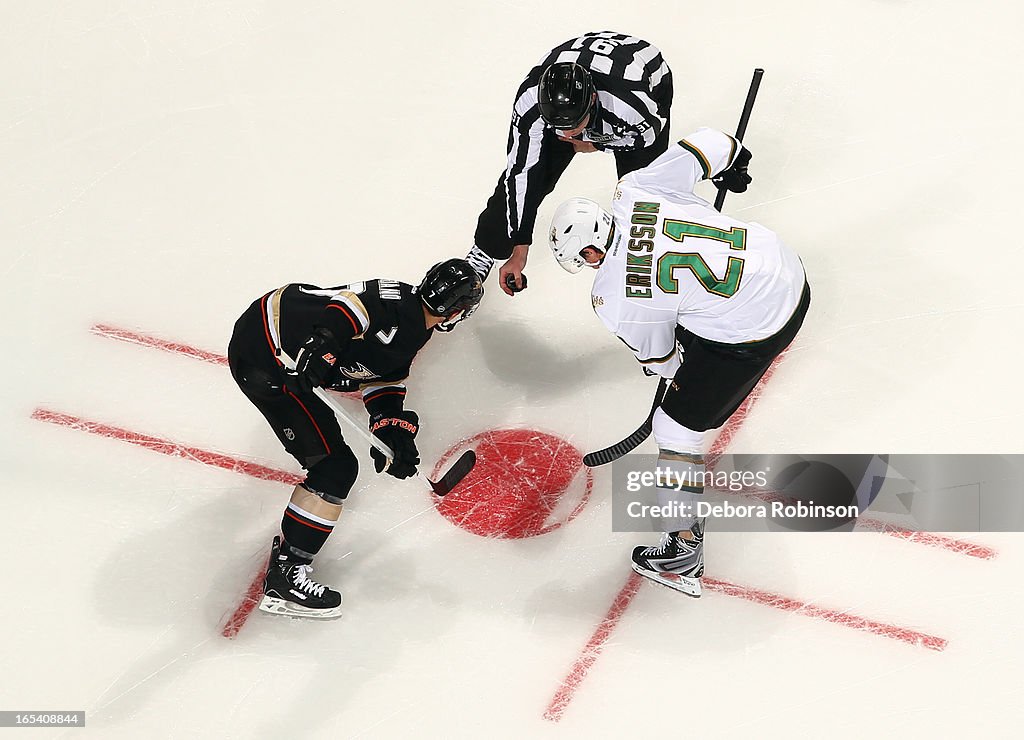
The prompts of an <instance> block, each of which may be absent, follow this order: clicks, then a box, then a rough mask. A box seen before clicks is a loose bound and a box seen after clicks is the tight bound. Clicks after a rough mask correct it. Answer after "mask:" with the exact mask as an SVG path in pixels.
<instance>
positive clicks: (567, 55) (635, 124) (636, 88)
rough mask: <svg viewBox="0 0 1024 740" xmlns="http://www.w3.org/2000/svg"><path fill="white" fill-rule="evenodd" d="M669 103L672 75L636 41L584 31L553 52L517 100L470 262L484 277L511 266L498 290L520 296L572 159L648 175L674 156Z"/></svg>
mask: <svg viewBox="0 0 1024 740" xmlns="http://www.w3.org/2000/svg"><path fill="white" fill-rule="evenodd" d="M671 105H672V71H671V70H670V69H669V68H668V65H667V64H666V63H665V60H664V59H662V56H661V52H660V51H658V49H657V48H655V47H654V46H652V45H651V44H649V43H647V42H646V41H644V40H642V39H639V38H637V37H636V36H630V35H628V34H624V33H613V32H611V31H600V32H592V33H586V34H583V35H582V36H580V37H579V38H575V39H570V40H569V41H566V42H565V43H564V44H561V45H559V46H557V47H556V48H555V49H553V50H552V51H551V52H550V53H549V54H547V55H546V56H545V57H544V59H543V60H541V62H540V64H538V65H537V66H536V67H534V68H533V69H531V70H530V73H529V74H528V75H527V76H526V79H525V80H524V81H523V84H522V85H520V86H519V91H518V92H517V93H516V100H515V105H514V106H513V110H512V124H511V126H510V128H509V135H508V163H507V164H506V166H505V170H504V171H503V172H502V173H501V176H500V177H499V178H498V185H497V187H496V188H495V189H494V193H493V194H492V195H491V197H490V198H489V199H488V200H487V205H486V207H485V208H484V210H483V213H481V214H480V217H479V219H478V220H477V226H476V234H475V237H474V246H473V248H472V249H471V250H470V252H469V254H468V255H467V256H466V259H467V260H469V262H470V264H472V265H473V267H474V268H475V269H476V270H477V272H479V273H480V277H481V279H485V278H486V277H487V275H488V274H489V273H490V270H491V267H492V266H493V264H494V261H495V260H506V262H505V264H504V265H502V267H501V269H500V270H499V271H498V281H499V285H500V287H501V289H502V290H504V291H505V292H506V293H507V294H508V295H513V294H514V293H516V292H518V291H520V290H522V289H524V288H525V287H526V278H525V276H523V269H524V268H525V267H526V257H527V253H528V252H529V249H530V243H531V242H532V241H533V226H534V221H535V220H536V218H537V209H538V208H539V207H540V204H541V201H542V200H544V197H545V196H546V195H547V194H548V193H550V192H551V191H552V190H554V188H555V184H556V183H557V182H558V178H559V177H561V176H562V173H563V172H564V171H565V168H566V167H567V166H568V165H569V162H570V161H571V160H572V158H573V156H574V155H575V154H576V153H577V152H582V153H588V152H596V151H610V152H612V153H613V154H614V155H615V165H616V168H617V169H618V175H619V177H620V178H621V177H623V176H624V175H626V174H627V173H629V172H632V171H633V170H637V169H640V168H641V167H645V166H646V165H648V164H649V163H650V162H651V161H652V160H654V159H655V158H656V157H657V156H658V155H659V154H661V153H662V152H664V151H665V150H666V149H667V148H668V127H669V108H670V107H671ZM509 276H511V277H509Z"/></svg>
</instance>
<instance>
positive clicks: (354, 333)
mask: <svg viewBox="0 0 1024 740" xmlns="http://www.w3.org/2000/svg"><path fill="white" fill-rule="evenodd" d="M265 305H266V309H265V310H266V329H267V332H268V338H269V339H270V341H271V343H272V344H273V345H274V346H275V347H283V349H284V350H285V352H287V353H288V354H289V355H290V356H291V357H293V358H294V357H295V354H296V353H297V352H298V350H299V347H301V346H302V343H303V342H304V341H305V340H306V339H307V338H308V337H309V335H310V334H311V333H312V331H313V329H315V328H317V327H323V328H326V329H328V330H330V332H331V333H332V334H333V335H334V336H335V338H336V339H337V340H338V341H339V344H340V346H341V348H342V349H341V353H340V355H339V357H338V363H337V365H336V368H337V370H336V373H337V374H336V376H335V377H334V378H331V379H329V380H328V383H327V384H328V385H333V386H336V387H342V388H352V389H355V388H359V389H361V391H362V395H363V401H364V402H365V403H366V404H367V406H369V405H370V404H371V402H373V401H375V400H378V399H380V400H384V398H385V397H386V396H398V398H395V399H392V400H401V399H402V398H404V396H405V385H404V382H403V381H404V380H405V379H406V378H407V377H408V375H409V367H410V365H411V363H412V359H413V357H415V356H416V353H417V352H419V350H420V349H421V348H422V347H423V346H424V345H425V344H426V343H427V340H428V339H430V335H431V330H430V329H428V328H427V326H426V319H425V316H424V313H423V304H422V302H421V301H420V297H419V294H418V292H417V289H416V287H414V286H412V285H408V284H407V283H402V282H399V281H397V280H385V279H379V280H368V281H366V282H362V283H353V284H351V285H340V286H336V287H333V288H321V287H318V286H316V285H307V284H303V283H292V284H290V285H286V286H284V287H283V288H280V289H278V290H277V291H274V292H273V293H270V294H269V295H268V296H267V297H266V302H265Z"/></svg>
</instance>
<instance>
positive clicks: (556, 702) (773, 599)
mask: <svg viewBox="0 0 1024 740" xmlns="http://www.w3.org/2000/svg"><path fill="white" fill-rule="evenodd" d="M784 356H785V352H783V353H782V354H780V355H779V356H778V357H777V358H776V359H775V362H773V363H772V365H771V366H770V367H769V368H768V371H767V372H766V373H765V374H764V376H763V377H762V378H761V380H760V382H758V384H757V386H756V387H755V388H754V390H753V391H752V392H751V393H750V395H749V396H748V397H747V399H746V400H745V401H744V402H743V404H742V405H741V406H740V407H739V408H738V409H737V410H736V412H735V413H734V414H733V415H732V416H731V417H730V418H729V421H728V422H726V424H725V426H724V427H723V428H722V431H721V432H720V433H719V435H718V437H717V438H716V439H715V441H714V443H713V444H712V446H711V450H710V451H709V453H708V455H707V458H708V466H709V467H713V466H714V464H715V462H717V460H718V458H720V457H721V456H722V454H723V453H724V451H725V449H726V448H727V447H728V446H729V443H730V442H731V441H732V439H733V437H735V436H736V433H737V432H738V431H739V429H740V427H741V426H742V425H743V423H744V422H745V421H746V419H747V415H748V414H749V413H750V408H751V406H753V404H754V402H755V401H757V399H758V398H759V397H760V395H761V393H762V391H763V390H764V386H765V384H766V383H767V382H768V381H769V380H770V379H771V377H772V374H773V373H774V372H775V369H776V368H777V367H778V365H779V363H780V362H781V361H782V358H783V357H784ZM642 580H643V579H642V577H641V576H639V575H637V574H636V573H631V574H630V576H629V578H628V579H627V580H626V584H625V585H624V586H623V587H622V590H621V591H619V593H618V595H617V596H616V597H615V601H613V602H612V606H611V608H610V609H609V610H608V613H607V614H606V615H605V618H604V619H603V620H602V621H601V623H600V624H599V625H598V626H597V629H596V630H595V631H594V634H593V635H591V637H590V640H589V641H588V642H587V644H586V645H585V646H584V648H583V651H582V652H581V653H580V656H579V658H577V659H576V662H575V663H573V666H572V668H570V669H569V673H568V675H567V676H566V677H565V679H563V681H562V684H561V686H559V688H558V690H557V691H556V692H555V696H554V698H552V700H551V703H550V704H548V707H547V709H546V710H545V712H544V719H547V720H550V721H552V722H558V721H559V720H560V719H561V718H562V714H563V713H564V712H565V709H566V707H567V706H568V705H569V702H570V701H572V697H573V695H574V694H575V693H576V690H577V689H578V688H579V686H580V684H581V683H582V682H583V679H584V678H586V675H587V673H588V672H589V671H590V668H591V667H592V666H593V665H594V662H595V661H596V660H597V657H598V655H600V654H601V650H602V649H603V647H604V644H605V642H607V641H608V638H609V637H610V636H611V634H612V632H613V631H614V629H615V627H616V626H617V625H618V623H619V621H620V620H621V618H622V615H623V614H624V613H625V611H626V609H627V608H628V607H629V604H630V602H632V600H633V597H634V596H636V594H637V591H638V590H639V588H640V583H641V581H642ZM702 583H705V584H707V585H708V588H709V589H710V590H712V591H719V592H720V593H723V594H726V595H727V596H737V597H740V598H745V599H747V600H749V601H753V602H755V603H758V604H763V605H764V606H773V607H775V608H778V609H783V610H785V611H792V612H797V611H799V612H800V613H801V614H806V615H808V616H813V617H816V618H818V619H823V620H826V621H830V622H833V623H836V624H842V625H844V626H846V627H851V628H854V629H860V630H865V631H868V632H872V633H873V634H877V635H882V636H884V637H889V638H892V639H898V640H903V641H904V642H910V643H912V644H915V645H923V646H925V647H927V648H929V649H932V650H942V649H943V648H945V647H946V641H945V640H944V639H942V638H940V637H933V636H931V635H926V634H924V633H921V632H914V631H913V630H909V629H906V628H903V627H898V626H896V625H889V624H885V623H884V622H876V621H874V620H870V619H865V618H863V617H856V616H853V615H850V614H845V613H844V612H839V611H835V610H831V609H825V608H823V607H818V606H814V605H813V604H808V603H805V602H800V601H796V600H795V599H790V598H788V597H785V596H779V595H777V594H771V593H768V592H767V591H759V590H757V589H753V588H747V587H745V586H737V585H735V584H730V583H726V582H725V581H717V580H715V579H712V578H707V577H705V578H704V579H703V580H702Z"/></svg>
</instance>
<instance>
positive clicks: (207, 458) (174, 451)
mask: <svg viewBox="0 0 1024 740" xmlns="http://www.w3.org/2000/svg"><path fill="white" fill-rule="evenodd" d="M32 418H33V419H36V420H37V421H45V422H47V423H49V424H57V425H59V426H64V427H68V428H70V429H75V430H77V431H80V432H89V434H96V435H98V436H100V437H109V438H111V439H117V440H120V441H122V442H127V443H128V444H133V445H138V446H139V447H145V448H146V449H147V450H153V451H154V452H159V453H161V454H163V455H170V456H171V457H181V458H185V459H186V460H195V461H196V462H201V463H203V464H204V465H212V466H213V467H215V468H223V469H224V470H231V471H233V472H235V473H242V474H243V475H248V476H251V477H253V478H259V479H260V480H269V481H274V482H275V483H288V484H291V485H293V486H294V485H297V484H298V483H299V481H301V480H302V477H301V476H298V475H295V474H294V473H289V472H287V471H284V470H276V469H274V468H268V467H266V466H265V465H260V464H259V463H254V462H250V461H248V460H239V459H238V458H235V457H230V456H228V455H222V454H220V453H219V452H210V451H209V450H201V449H199V448H198V447H189V446H187V445H181V444H178V443H177V442H170V441H168V440H166V439H160V438H159V437H151V436H149V435H148V434H140V433H139V432H132V431H130V430H128V429H121V428H120V427H115V426H111V425H109V424H102V423H100V422H98V421H89V420H88V419H83V418H82V417H80V416H72V415H71V414H61V413H58V412H56V411H47V410H46V409H36V410H35V411H33V412H32Z"/></svg>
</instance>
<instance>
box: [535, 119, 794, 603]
mask: <svg viewBox="0 0 1024 740" xmlns="http://www.w3.org/2000/svg"><path fill="white" fill-rule="evenodd" d="M749 160H750V152H749V151H748V150H747V149H745V148H744V147H743V146H742V144H741V143H740V142H739V141H737V140H736V139H734V138H733V137H731V136H728V135H727V134H724V133H722V132H720V131H715V130H712V129H707V128H704V129H700V130H699V131H697V132H695V133H693V134H691V135H689V136H687V137H686V138H684V139H682V140H681V141H679V142H678V143H677V144H675V145H672V146H670V147H669V149H668V151H666V152H665V153H664V154H662V155H661V156H659V157H658V158H657V159H655V160H654V161H653V162H651V164H649V165H648V166H647V167H644V168H642V169H639V170H636V171H635V172H632V173H630V174H628V175H626V176H625V177H623V178H622V179H621V180H620V181H619V184H618V187H617V188H616V190H615V196H614V200H613V204H612V213H610V214H609V213H608V212H607V211H605V210H604V209H603V208H601V207H600V206H599V205H598V204H597V203H595V202H593V201H590V200H586V199H584V198H573V199H571V200H568V201H566V202H564V203H562V204H561V205H560V206H559V207H558V209H557V210H556V212H555V215H554V218H553V219H552V222H551V229H550V232H549V242H550V246H551V249H552V252H553V253H554V255H555V259H556V260H558V262H559V264H560V265H561V266H562V267H564V268H565V269H566V270H568V271H569V272H579V271H580V270H581V269H582V268H583V267H584V266H589V267H593V268H596V269H597V275H596V276H595V278H594V287H593V290H592V301H593V306H594V311H595V312H596V313H597V315H598V317H599V318H600V319H601V322H602V323H603V324H604V325H605V326H606V327H607V328H608V330H609V331H611V332H613V333H614V334H615V335H616V336H617V337H618V338H619V339H621V340H622V342H623V343H625V344H626V345H627V346H628V347H629V348H630V349H632V350H633V353H634V354H635V355H636V357H637V360H639V361H640V363H641V364H642V365H643V367H644V370H645V372H647V373H648V374H652V375H653V374H657V375H661V376H662V377H663V378H666V379H670V380H671V383H670V384H669V387H668V390H667V392H666V393H665V396H664V398H663V399H662V401H661V405H660V407H659V408H658V409H657V411H656V412H655V414H654V417H653V422H652V426H653V433H654V437H655V439H656V441H657V443H658V447H659V459H658V465H659V467H661V468H671V469H672V470H673V471H674V472H675V473H676V475H682V476H686V479H687V480H690V481H694V482H695V485H694V486H693V487H692V488H691V489H688V491H689V493H691V494H695V495H699V494H701V493H702V492H703V485H702V484H701V482H702V481H703V480H705V479H706V478H705V468H704V457H703V453H704V446H705V438H706V436H707V432H708V430H710V429H715V428H717V427H719V426H721V425H722V424H724V423H725V421H726V420H727V419H728V418H729V417H730V416H731V415H732V414H733V412H735V411H736V409H737V408H739V406H740V404H741V403H743V400H744V399H745V398H746V397H747V396H748V395H749V394H750V392H751V390H753V388H754V386H755V385H757V382H758V380H760V379H761V376H762V375H764V373H765V371H767V369H768V367H769V366H770V365H771V363H772V361H773V360H774V359H775V358H776V357H777V356H778V355H779V354H780V353H781V352H782V351H783V350H784V349H785V348H786V347H787V346H788V345H789V344H790V342H792V341H793V338H794V337H795V336H796V333H797V331H798V330H799V329H800V326H801V325H802V323H803V320H804V316H805V315H806V313H807V309H808V306H809V305H810V288H809V286H808V285H807V279H806V276H805V274H804V269H803V265H802V264H801V262H800V259H799V258H798V257H797V255H796V254H795V253H794V252H793V251H792V250H791V249H789V248H788V247H787V246H786V245H785V244H783V243H782V241H781V240H780V239H779V238H778V236H777V235H776V234H775V233H774V232H772V231H770V230H769V229H767V228H765V227H764V226H761V225H760V224H756V223H744V222H742V221H738V220H736V219H734V218H731V217H729V216H726V215H724V214H722V213H719V212H718V211H716V210H715V209H714V208H713V207H712V206H711V204H710V203H708V202H707V201H705V200H704V199H703V198H701V197H699V196H698V195H696V194H695V193H694V192H693V189H694V186H695V185H696V183H698V182H700V181H701V180H705V179H710V180H713V181H714V182H715V184H716V185H717V186H718V187H720V188H721V187H724V188H727V189H729V190H733V191H736V192H742V191H744V190H746V186H747V184H748V183H749V182H750V176H749V175H748V174H747V164H748V162H749ZM676 480H679V478H676ZM662 493H663V492H662V491H659V495H661V494H662ZM664 496H665V499H666V501H667V500H668V499H676V500H678V493H677V491H676V490H675V489H669V490H666V491H664ZM691 510H692V509H691ZM703 541H704V520H703V519H698V518H697V517H695V516H694V517H684V518H681V519H679V520H678V521H676V522H675V523H674V524H673V525H672V531H669V532H666V533H665V535H664V536H663V538H662V541H661V543H660V544H658V545H656V546H653V547H637V548H636V549H635V550H634V551H633V556H632V561H633V562H632V567H633V569H634V570H635V571H636V572H637V573H639V574H640V575H642V576H645V577H647V578H651V579H653V580H656V581H658V582H660V583H663V584H665V585H667V586H669V587H671V588H674V589H676V590H678V591H682V592H683V593H686V594H689V595H690V596H700V580H699V579H700V577H701V576H702V575H703V572H704V552H703V547H704V546H703Z"/></svg>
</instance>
